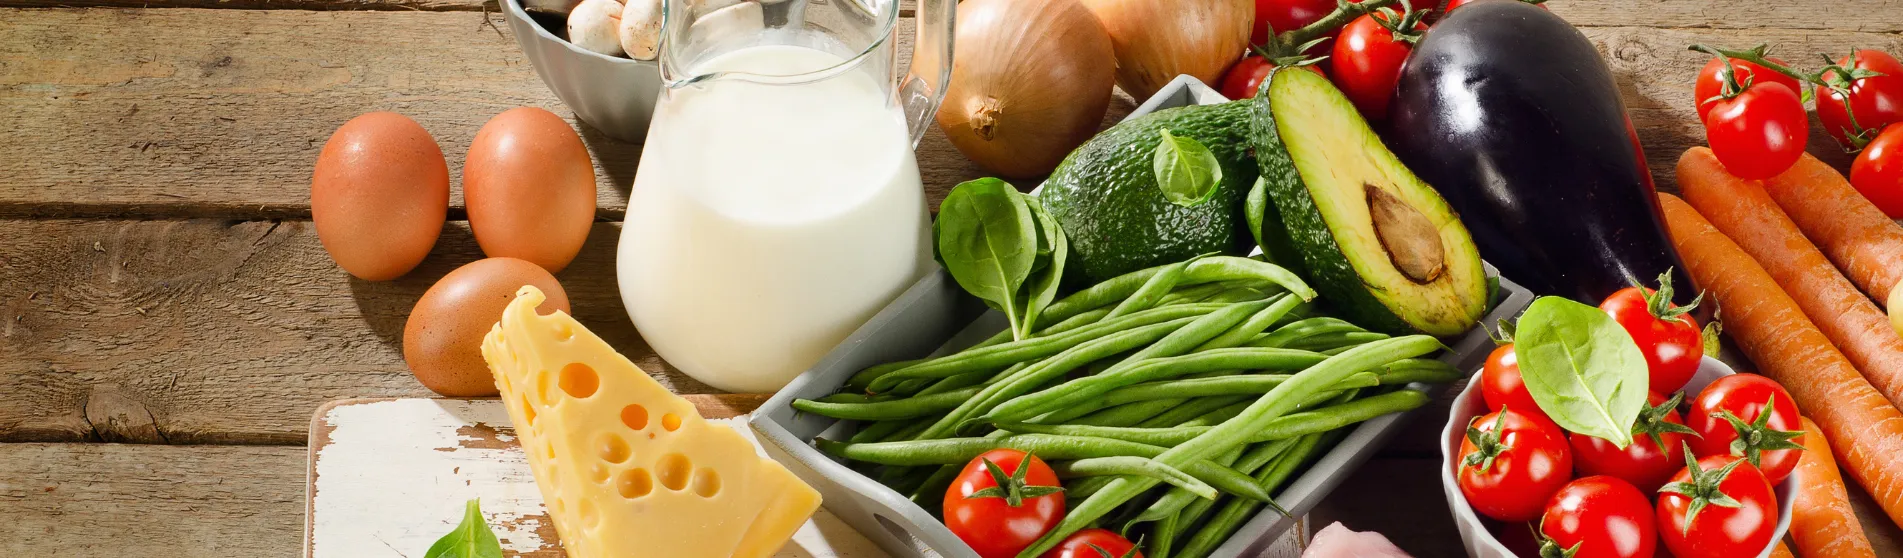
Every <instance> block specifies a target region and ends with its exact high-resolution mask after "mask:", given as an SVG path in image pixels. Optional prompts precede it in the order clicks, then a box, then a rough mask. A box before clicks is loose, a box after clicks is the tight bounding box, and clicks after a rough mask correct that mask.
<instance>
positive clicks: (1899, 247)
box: [1764, 153, 1903, 311]
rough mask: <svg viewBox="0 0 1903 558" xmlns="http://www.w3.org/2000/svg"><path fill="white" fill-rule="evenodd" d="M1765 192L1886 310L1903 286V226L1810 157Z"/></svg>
mask: <svg viewBox="0 0 1903 558" xmlns="http://www.w3.org/2000/svg"><path fill="white" fill-rule="evenodd" d="M1764 190H1765V191H1766V192H1767V193H1769V194H1771V199H1774V200H1777V205H1778V206H1779V207H1782V208H1784V212H1785V213H1788V214H1790V216H1791V220H1792V221H1796V222H1797V226H1798V228H1801V229H1804V236H1807V237H1810V239H1811V241H1812V242H1816V243H1817V247H1818V248H1822V249H1823V250H1824V255H1826V256H1830V261H1832V262H1836V264H1837V267H1838V269H1842V270H1843V271H1844V275H1848V276H1849V277H1850V280H1851V281H1854V282H1856V283H1857V286H1858V287H1861V288H1862V289H1863V292H1864V293H1867V294H1869V295H1870V298H1874V299H1876V300H1877V301H1879V303H1880V304H1885V305H1886V307H1887V305H1888V303H1887V302H1885V301H1888V300H1889V298H1890V291H1891V290H1892V289H1893V288H1894V287H1895V286H1896V284H1897V282H1899V281H1903V226H1899V225H1897V224H1896V221H1891V220H1890V217H1889V216H1887V215H1884V214H1883V210H1881V209H1877V206H1876V204H1873V203H1870V200H1868V199H1865V198H1864V197H1863V194H1859V193H1857V189H1856V188H1852V187H1850V181H1848V180H1844V175H1843V174H1842V173H1839V172H1837V169H1833V168H1830V165H1826V164H1824V162H1823V161H1819V160H1817V158H1816V157H1812V156H1810V154H1809V153H1805V154H1804V156H1803V157H1802V158H1800V159H1798V160H1797V164H1796V165H1793V166H1792V167H1791V170H1787V171H1784V174H1780V175H1777V176H1773V177H1771V178H1769V179H1767V180H1765V181H1764ZM1896 310H1899V309H1892V311H1896Z"/></svg>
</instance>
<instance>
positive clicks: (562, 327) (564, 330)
mask: <svg viewBox="0 0 1903 558" xmlns="http://www.w3.org/2000/svg"><path fill="white" fill-rule="evenodd" d="M574 338H575V326H574V325H572V324H568V323H566V322H564V323H560V324H556V325H555V340H556V341H568V340H570V339H574Z"/></svg>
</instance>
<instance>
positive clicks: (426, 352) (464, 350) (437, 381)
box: [403, 258, 568, 397]
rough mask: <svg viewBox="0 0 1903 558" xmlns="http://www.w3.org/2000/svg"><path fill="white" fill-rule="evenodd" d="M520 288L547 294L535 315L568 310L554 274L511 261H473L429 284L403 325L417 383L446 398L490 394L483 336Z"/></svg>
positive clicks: (491, 379)
mask: <svg viewBox="0 0 1903 558" xmlns="http://www.w3.org/2000/svg"><path fill="white" fill-rule="evenodd" d="M523 285H535V287H536V288H538V289H542V292H543V293H544V294H547V295H548V300H545V301H542V305H541V306H537V307H536V311H538V312H540V313H543V314H547V313H549V312H554V311H556V310H561V311H563V312H567V311H568V293H567V292H565V291H563V290H562V285H561V283H557V282H555V276H553V275H549V273H548V271H547V270H544V269H542V267H541V266H538V265H535V264H532V263H529V262H526V261H523V260H518V259H515V258H487V259H481V260H476V261H474V262H470V263H469V264H468V265H464V266H462V267H459V268H456V270H455V271H451V272H449V274H448V275H444V276H443V278H442V280H440V281H437V282H436V284H435V285H431V286H430V288H429V291H426V292H424V293H423V298H421V299H418V300H417V301H416V308H414V309H411V310H410V320H409V322H407V323H405V324H404V325H403V360H404V362H408V363H409V365H410V372H411V373H414V374H416V380H417V381H419V382H423V386H424V387H428V388H430V390H432V391H435V392H436V393H440V394H443V395H445V396H449V397H488V396H493V395H495V394H496V382H495V378H494V377H492V376H490V374H489V365H488V364H487V363H485V362H483V360H482V337H483V336H484V335H488V334H489V329H490V328H492V327H494V326H495V325H496V322H497V321H499V320H501V319H502V309H503V308H505V307H507V306H508V305H509V301H511V300H515V291H516V290H517V289H521V288H522V286H523Z"/></svg>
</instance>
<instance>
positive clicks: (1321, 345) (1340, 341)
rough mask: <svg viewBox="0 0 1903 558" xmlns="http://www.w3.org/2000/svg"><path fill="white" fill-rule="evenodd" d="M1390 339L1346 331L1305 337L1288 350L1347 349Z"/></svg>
mask: <svg viewBox="0 0 1903 558" xmlns="http://www.w3.org/2000/svg"><path fill="white" fill-rule="evenodd" d="M1388 337H1391V336H1390V335H1388V334H1386V333H1376V332H1372V331H1344V332H1340V333H1324V334H1321V335H1311V336H1308V337H1304V338H1302V339H1298V340H1296V341H1294V342H1291V343H1289V344H1288V348H1290V349H1301V350H1305V351H1326V350H1331V349H1336V348H1340V347H1347V346H1351V345H1360V344H1362V343H1367V342H1370V341H1380V340H1382V339H1387V338H1388Z"/></svg>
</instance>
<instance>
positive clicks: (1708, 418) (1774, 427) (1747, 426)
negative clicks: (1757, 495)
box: [1685, 374, 1804, 482]
mask: <svg viewBox="0 0 1903 558" xmlns="http://www.w3.org/2000/svg"><path fill="white" fill-rule="evenodd" d="M1766 405H1769V406H1770V409H1771V412H1770V413H1768V416H1767V414H1766V413H1765V412H1764V409H1765V407H1766ZM1725 413H1730V414H1731V417H1725V416H1724V415H1725ZM1733 418H1735V419H1737V422H1733V421H1732V420H1731V419H1733ZM1800 420H1801V419H1800V418H1799V416H1798V414H1797V402H1796V401H1793V400H1791V394H1790V392H1786V391H1784V386H1780V385H1778V384H1777V382H1774V381H1771V379H1770V378H1766V377H1764V376H1759V375H1757V374H1732V375H1730V376H1725V377H1723V378H1719V379H1718V380H1717V381H1715V382H1712V383H1711V385H1708V386H1705V391H1701V392H1698V398H1697V399H1693V400H1692V410H1691V412H1689V413H1686V415H1685V424H1686V426H1690V427H1692V431H1693V432H1696V433H1698V436H1697V437H1696V438H1693V439H1692V440H1691V443H1692V450H1693V451H1695V452H1697V453H1698V456H1699V457H1706V456H1712V455H1729V456H1735V457H1743V458H1745V460H1747V461H1750V462H1751V464H1752V465H1756V466H1757V468H1758V469H1760V470H1762V471H1763V472H1764V477H1765V478H1768V479H1770V480H1771V482H1778V481H1782V480H1784V477H1785V476H1787V475H1790V474H1791V469H1795V468H1797V459H1798V458H1799V457H1803V453H1804V446H1803V443H1804V431H1803V429H1802V428H1801V427H1802V424H1801V423H1800V422H1799V421H1800ZM1741 429H1742V430H1741Z"/></svg>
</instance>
